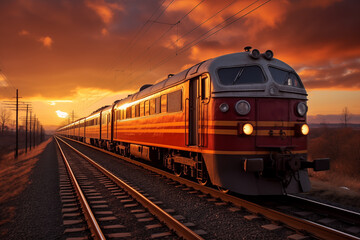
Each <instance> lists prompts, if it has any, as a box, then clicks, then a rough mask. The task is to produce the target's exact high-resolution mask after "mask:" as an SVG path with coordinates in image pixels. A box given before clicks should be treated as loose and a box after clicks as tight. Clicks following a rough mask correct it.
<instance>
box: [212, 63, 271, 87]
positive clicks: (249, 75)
mask: <svg viewBox="0 0 360 240" xmlns="http://www.w3.org/2000/svg"><path fill="white" fill-rule="evenodd" d="M218 75H219V79H220V83H221V84H223V85H240V84H253V83H264V82H266V79H265V76H264V73H263V71H262V70H261V68H260V67H259V66H245V67H232V68H221V69H219V70H218Z"/></svg>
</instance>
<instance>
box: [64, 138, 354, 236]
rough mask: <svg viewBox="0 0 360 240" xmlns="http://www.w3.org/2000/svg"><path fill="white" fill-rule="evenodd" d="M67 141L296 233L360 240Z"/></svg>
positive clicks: (164, 172)
mask: <svg viewBox="0 0 360 240" xmlns="http://www.w3.org/2000/svg"><path fill="white" fill-rule="evenodd" d="M66 139H69V140H71V141H74V142H77V143H80V144H82V145H84V146H87V147H91V148H93V149H95V150H98V151H101V152H103V153H106V154H108V155H111V156H114V157H116V158H119V159H122V160H125V161H128V162H131V163H133V164H135V165H137V166H140V167H143V168H145V169H148V170H150V171H152V172H155V173H158V174H160V175H163V176H165V177H167V178H170V179H172V180H174V181H177V182H179V183H182V184H185V185H186V186H188V187H191V188H194V189H196V190H199V191H201V192H203V193H206V194H209V195H211V196H212V197H214V198H219V199H221V200H222V201H225V202H230V203H232V204H234V205H235V206H237V207H240V208H244V209H246V210H248V211H250V212H252V213H254V214H260V215H263V216H264V217H266V218H268V219H270V220H272V221H276V222H281V223H283V224H285V225H286V226H288V227H289V228H292V229H294V230H296V231H300V232H304V231H305V232H307V233H309V234H311V235H313V236H314V237H317V238H320V239H337V240H341V239H344V240H349V239H354V240H360V238H358V237H356V236H353V235H350V234H348V233H344V232H341V231H339V230H336V229H332V228H330V227H326V226H323V225H321V224H318V223H315V222H312V221H309V220H305V219H301V218H298V217H295V216H290V215H287V214H285V213H282V212H279V211H276V210H273V209H269V208H266V207H263V206H261V205H258V204H255V203H252V202H249V201H246V200H244V199H240V198H238V197H234V196H231V195H228V194H224V193H221V192H219V191H218V190H215V189H212V188H209V187H206V186H201V185H199V184H197V183H195V182H193V181H190V180H187V179H184V178H181V177H177V176H175V175H173V174H171V173H169V172H166V171H163V170H160V169H158V168H155V167H152V166H149V165H147V164H144V163H141V162H139V161H136V160H133V159H130V158H127V157H124V156H120V155H118V154H116V153H113V152H109V151H106V150H104V149H101V148H98V147H94V146H92V145H89V144H85V143H83V142H80V141H76V140H74V139H70V138H66Z"/></svg>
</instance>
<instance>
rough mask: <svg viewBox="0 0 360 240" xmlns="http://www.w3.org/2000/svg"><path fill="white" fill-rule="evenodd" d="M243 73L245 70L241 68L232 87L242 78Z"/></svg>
mask: <svg viewBox="0 0 360 240" xmlns="http://www.w3.org/2000/svg"><path fill="white" fill-rule="evenodd" d="M243 71H244V68H241V69H240V71H239V72H238V74H236V77H235V79H234V81H233V83H232V85H234V84H235V82H236V81H237V80H238V79H239V78H240V76H241V74H242V73H243Z"/></svg>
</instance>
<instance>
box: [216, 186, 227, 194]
mask: <svg viewBox="0 0 360 240" xmlns="http://www.w3.org/2000/svg"><path fill="white" fill-rule="evenodd" d="M217 188H218V190H219V191H220V192H222V193H228V192H229V189H227V188H223V187H220V186H217Z"/></svg>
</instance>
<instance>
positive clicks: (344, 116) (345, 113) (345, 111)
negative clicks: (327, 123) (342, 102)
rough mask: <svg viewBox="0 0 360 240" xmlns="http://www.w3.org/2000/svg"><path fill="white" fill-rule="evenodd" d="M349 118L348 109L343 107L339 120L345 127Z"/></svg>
mask: <svg viewBox="0 0 360 240" xmlns="http://www.w3.org/2000/svg"><path fill="white" fill-rule="evenodd" d="M350 118H351V113H350V111H349V109H348V108H347V107H345V108H344V109H343V110H342V115H341V120H342V122H343V123H344V125H345V127H347V125H348V123H349V120H350Z"/></svg>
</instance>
